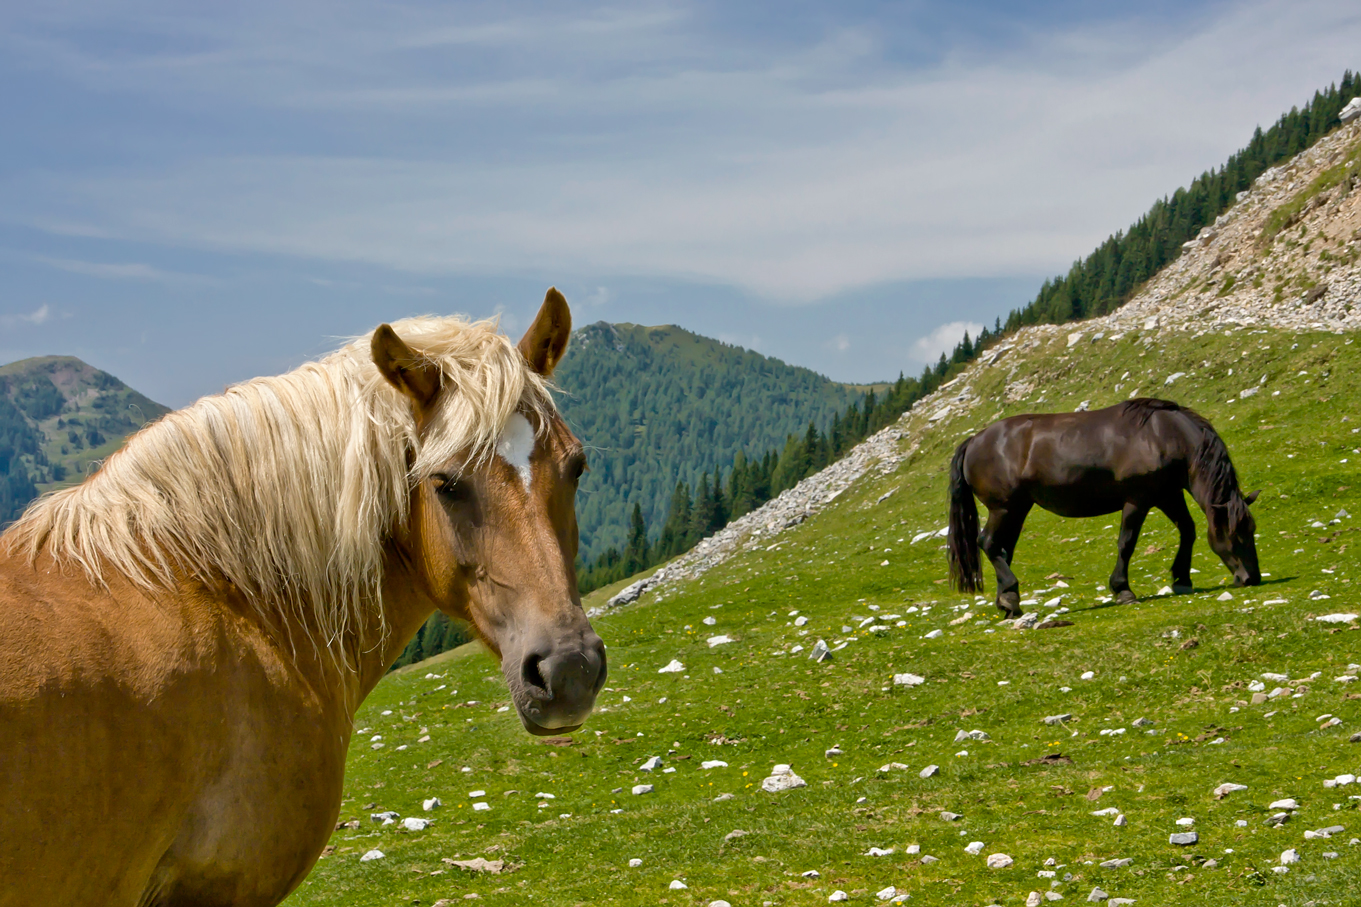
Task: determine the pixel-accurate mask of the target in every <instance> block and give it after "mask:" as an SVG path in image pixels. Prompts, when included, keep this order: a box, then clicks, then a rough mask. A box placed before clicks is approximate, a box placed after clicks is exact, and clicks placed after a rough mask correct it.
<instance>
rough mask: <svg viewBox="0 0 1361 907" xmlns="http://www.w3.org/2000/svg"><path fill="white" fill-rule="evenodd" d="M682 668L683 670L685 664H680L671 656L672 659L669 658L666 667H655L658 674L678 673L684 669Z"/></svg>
mask: <svg viewBox="0 0 1361 907" xmlns="http://www.w3.org/2000/svg"><path fill="white" fill-rule="evenodd" d="M684 670H685V665H683V664H681V663H680V662H679V661H677V660H676V659H674V658H673V659H671V662H670V663H669V664H667V666H666V667H664V668H658V669H657V673H658V674H679V673H680V672H681V671H684Z"/></svg>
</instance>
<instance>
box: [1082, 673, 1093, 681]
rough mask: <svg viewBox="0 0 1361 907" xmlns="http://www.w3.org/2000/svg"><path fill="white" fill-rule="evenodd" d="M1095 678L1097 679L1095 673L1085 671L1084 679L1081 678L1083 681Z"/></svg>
mask: <svg viewBox="0 0 1361 907" xmlns="http://www.w3.org/2000/svg"><path fill="white" fill-rule="evenodd" d="M1095 677H1096V672H1095V671H1083V672H1082V677H1081V679H1082V680H1092V679H1093V678H1095Z"/></svg>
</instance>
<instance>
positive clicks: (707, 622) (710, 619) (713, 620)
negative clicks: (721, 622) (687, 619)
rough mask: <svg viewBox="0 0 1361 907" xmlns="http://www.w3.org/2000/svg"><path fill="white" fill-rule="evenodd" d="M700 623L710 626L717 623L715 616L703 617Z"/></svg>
mask: <svg viewBox="0 0 1361 907" xmlns="http://www.w3.org/2000/svg"><path fill="white" fill-rule="evenodd" d="M700 623H702V624H704V626H706V627H712V626H713V625H714V624H716V623H718V618H717V617H706V618H704V620H702V621H700Z"/></svg>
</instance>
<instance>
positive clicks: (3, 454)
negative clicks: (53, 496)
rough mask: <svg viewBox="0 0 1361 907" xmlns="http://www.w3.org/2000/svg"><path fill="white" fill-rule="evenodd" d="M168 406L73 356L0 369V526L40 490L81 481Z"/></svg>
mask: <svg viewBox="0 0 1361 907" xmlns="http://www.w3.org/2000/svg"><path fill="white" fill-rule="evenodd" d="M168 411H169V410H168V409H167V408H166V407H164V406H161V405H160V404H159V403H156V402H153V401H152V400H150V399H148V398H147V397H145V396H143V395H142V394H140V393H138V392H137V391H135V390H133V389H132V388H130V387H128V386H127V385H126V384H124V383H123V382H121V381H119V380H118V379H117V378H115V377H114V376H113V375H110V374H109V373H108V372H103V371H100V370H99V369H97V368H95V367H94V366H91V365H87V364H86V363H84V362H82V361H80V360H79V359H76V358H75V357H73V356H41V357H38V358H34V359H24V360H21V361H19V362H11V363H10V364H8V365H5V366H0V523H5V522H8V521H10V520H12V519H14V518H15V517H17V516H18V515H19V514H20V513H22V512H23V509H24V507H25V506H27V504H28V502H29V501H30V500H31V499H32V498H33V497H35V496H36V495H38V494H39V493H41V492H44V491H48V490H50V489H52V488H57V487H60V486H61V485H64V484H69V483H72V482H78V481H80V480H81V479H82V478H84V477H85V476H86V475H87V474H88V472H89V471H90V469H91V464H93V463H95V462H96V461H98V460H101V459H103V458H104V457H107V456H108V455H109V454H111V453H113V452H114V451H115V450H117V449H118V448H119V446H120V445H121V444H122V443H123V439H124V438H126V437H127V436H128V435H129V434H131V433H132V432H134V431H136V430H137V429H139V428H141V427H142V426H143V425H145V424H146V423H147V422H150V421H153V420H155V419H158V418H160V417H161V416H162V415H164V414H165V413H166V412H168Z"/></svg>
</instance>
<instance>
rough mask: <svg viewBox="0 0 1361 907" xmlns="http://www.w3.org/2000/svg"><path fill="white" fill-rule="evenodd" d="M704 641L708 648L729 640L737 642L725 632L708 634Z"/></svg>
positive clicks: (725, 643) (723, 644)
mask: <svg viewBox="0 0 1361 907" xmlns="http://www.w3.org/2000/svg"><path fill="white" fill-rule="evenodd" d="M705 642H707V643H708V644H709V648H711V649H712V648H714V647H715V646H725V645H727V644H728V643H730V642H737V640H735V639H733V638H732V637H731V636H729V635H728V634H726V633H722V634H719V635H718V636H710V637H709V638H708V639H707V640H705ZM675 664H680V662H675ZM658 673H661V672H658Z"/></svg>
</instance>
